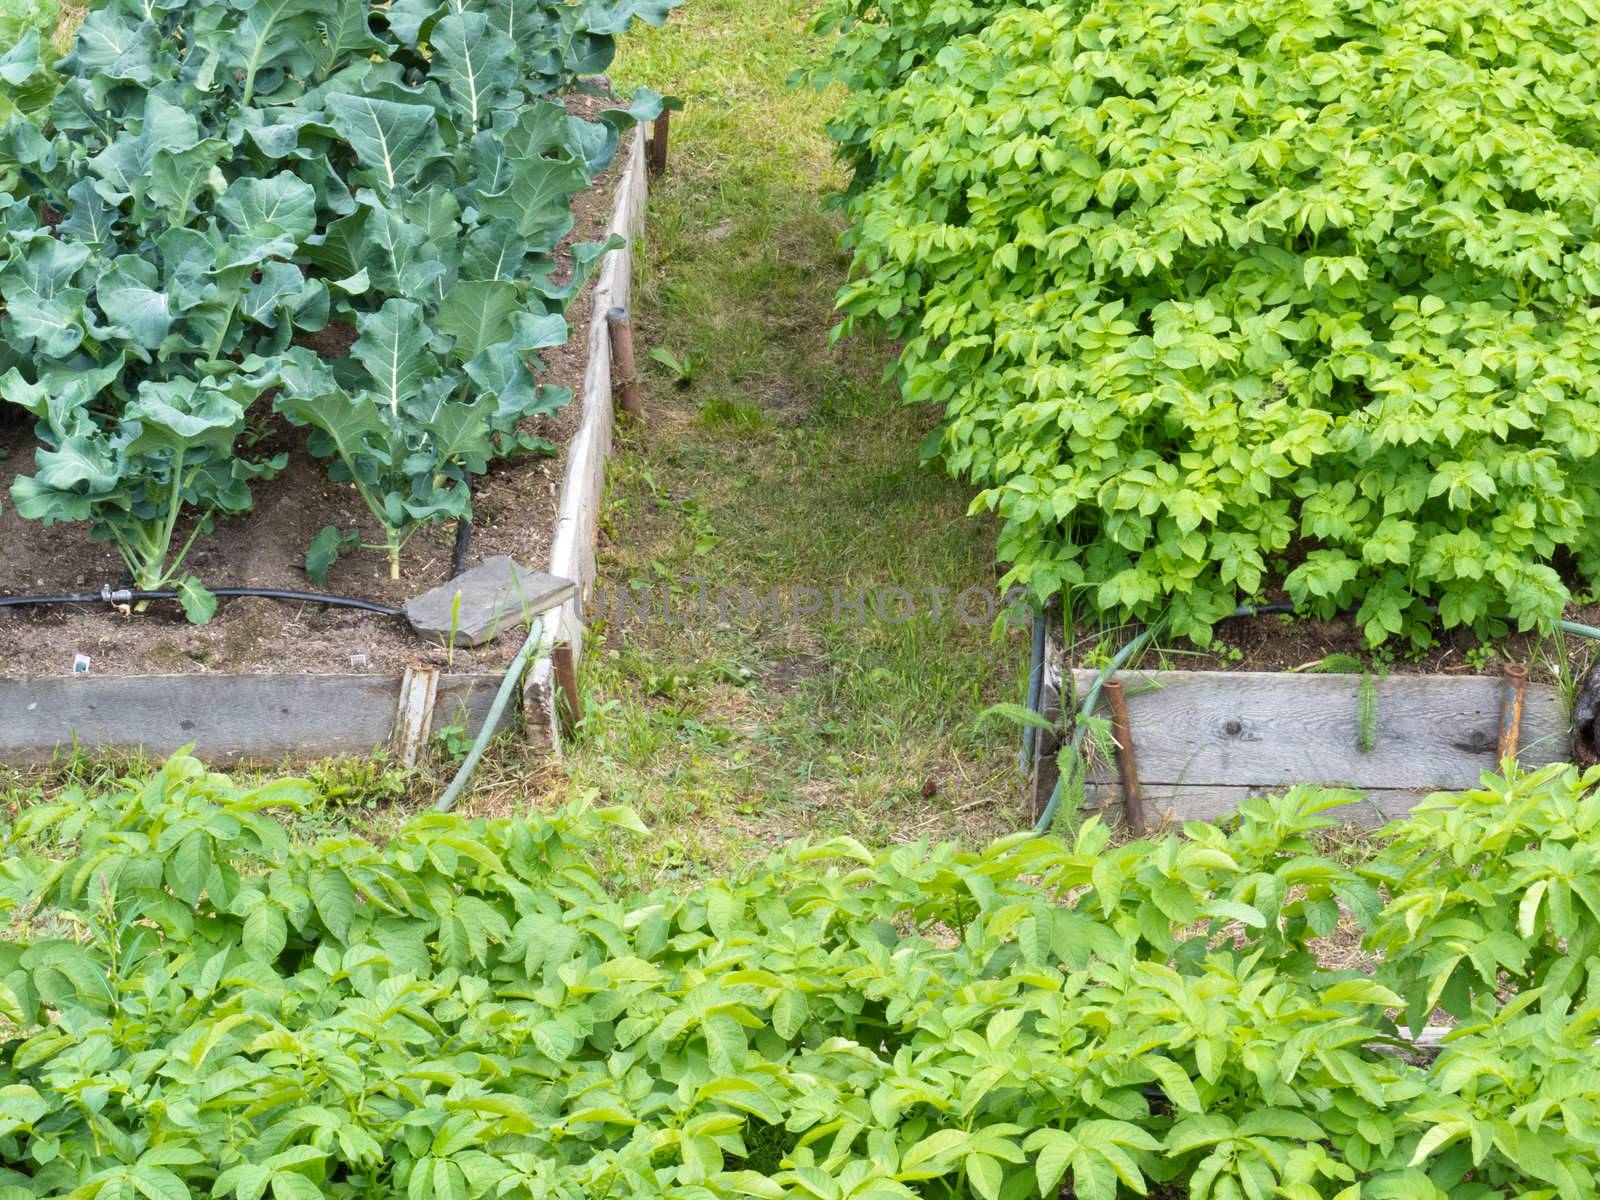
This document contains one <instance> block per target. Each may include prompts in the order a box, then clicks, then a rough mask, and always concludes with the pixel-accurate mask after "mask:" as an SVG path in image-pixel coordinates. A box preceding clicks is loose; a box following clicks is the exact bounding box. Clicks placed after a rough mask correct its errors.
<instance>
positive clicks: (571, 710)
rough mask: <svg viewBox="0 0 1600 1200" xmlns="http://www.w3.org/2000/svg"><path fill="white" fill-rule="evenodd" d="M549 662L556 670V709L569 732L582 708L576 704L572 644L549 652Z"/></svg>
mask: <svg viewBox="0 0 1600 1200" xmlns="http://www.w3.org/2000/svg"><path fill="white" fill-rule="evenodd" d="M550 660H551V662H552V663H554V665H555V668H556V698H557V700H559V701H560V703H559V705H558V708H559V709H560V710H561V715H562V718H563V719H564V720H565V722H566V726H567V728H568V729H569V730H570V729H572V728H573V727H574V726H575V725H577V723H578V718H579V717H580V716H581V715H582V714H583V708H582V707H581V706H580V704H579V702H578V665H577V662H576V660H575V659H574V658H573V655H572V643H571V642H562V643H561V644H560V645H559V646H556V647H554V648H553V649H552V650H551V651H550Z"/></svg>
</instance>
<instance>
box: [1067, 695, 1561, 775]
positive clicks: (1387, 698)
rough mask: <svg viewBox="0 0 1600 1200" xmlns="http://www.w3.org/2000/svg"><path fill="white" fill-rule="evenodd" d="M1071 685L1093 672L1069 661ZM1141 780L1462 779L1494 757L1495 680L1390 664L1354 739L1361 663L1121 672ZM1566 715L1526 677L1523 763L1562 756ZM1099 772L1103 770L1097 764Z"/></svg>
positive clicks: (1487, 765) (1497, 714) (1491, 762)
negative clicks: (1337, 671)
mask: <svg viewBox="0 0 1600 1200" xmlns="http://www.w3.org/2000/svg"><path fill="white" fill-rule="evenodd" d="M1073 676H1074V684H1075V688H1076V690H1077V692H1078V693H1079V694H1081V693H1082V691H1083V690H1084V689H1085V688H1086V687H1087V686H1088V684H1089V682H1090V681H1091V680H1092V679H1093V678H1094V672H1092V671H1087V670H1079V671H1075V672H1074V673H1073ZM1122 678H1123V680H1124V683H1125V685H1126V687H1127V691H1128V708H1129V711H1130V714H1131V717H1132V721H1133V737H1134V742H1135V745H1137V747H1138V754H1139V774H1140V779H1141V781H1143V782H1145V783H1147V784H1149V785H1151V786H1158V785H1178V786H1181V787H1182V788H1183V789H1185V790H1187V789H1191V788H1198V787H1205V786H1209V785H1229V786H1235V787H1240V786H1243V787H1281V786H1285V785H1289V784H1294V783H1330V784H1343V785H1349V786H1354V787H1362V788H1368V789H1381V790H1395V791H1410V790H1413V789H1422V790H1425V791H1432V790H1437V789H1448V788H1463V787H1469V786H1471V785H1473V784H1475V783H1476V782H1477V779H1478V775H1479V773H1480V772H1481V771H1484V770H1486V769H1490V768H1492V767H1494V765H1495V743H1496V739H1497V734H1498V726H1499V719H1500V698H1501V687H1502V685H1501V681H1500V680H1499V679H1497V678H1493V677H1488V676H1465V677H1462V676H1442V675H1391V676H1390V677H1388V678H1387V679H1383V680H1378V681H1376V688H1377V696H1378V708H1377V722H1376V729H1375V736H1374V744H1373V746H1372V748H1371V750H1370V752H1364V751H1363V750H1362V748H1361V746H1360V740H1359V728H1358V711H1359V697H1360V689H1361V677H1360V676H1358V675H1295V674H1273V673H1265V672H1243V671H1241V672H1212V671H1161V672H1143V671H1133V672H1124V673H1123V674H1122ZM1567 736H1568V731H1567V716H1566V712H1565V707H1564V704H1563V701H1562V698H1561V696H1560V694H1559V693H1558V692H1557V690H1556V689H1555V688H1553V687H1548V686H1542V685H1530V686H1529V688H1528V693H1527V703H1526V707H1525V709H1524V713H1523V719H1522V738H1521V745H1522V751H1521V754H1520V755H1519V757H1520V759H1521V761H1522V762H1523V763H1524V764H1525V765H1530V766H1532V765H1540V764H1543V763H1547V762H1554V761H1557V760H1559V759H1562V758H1564V757H1566V753H1567ZM1097 778H1098V779H1099V780H1101V781H1109V775H1108V773H1107V772H1105V771H1104V770H1103V769H1102V770H1101V771H1100V773H1099V775H1098V776H1097Z"/></svg>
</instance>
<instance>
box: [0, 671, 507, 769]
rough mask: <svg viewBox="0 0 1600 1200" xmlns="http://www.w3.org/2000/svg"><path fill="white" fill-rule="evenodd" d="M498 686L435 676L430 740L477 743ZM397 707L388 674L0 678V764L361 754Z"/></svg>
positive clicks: (381, 738)
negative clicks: (78, 752) (449, 737)
mask: <svg viewBox="0 0 1600 1200" xmlns="http://www.w3.org/2000/svg"><path fill="white" fill-rule="evenodd" d="M500 680H501V676H499V675H489V674H472V675H446V676H444V677H443V678H441V679H440V680H439V692H438V698H437V700H436V702H435V705H434V719H433V729H434V731H437V730H440V729H444V728H448V727H450V726H452V725H462V724H464V725H465V726H466V728H467V730H468V732H469V733H476V732H477V731H478V730H479V729H481V728H482V726H483V721H484V718H485V717H487V716H488V713H489V708H490V706H491V705H492V704H493V702H494V694H495V691H496V690H497V689H498V688H499V686H500ZM399 697H400V677H399V676H398V675H391V676H385V675H99V676H96V675H88V676H73V675H63V676H59V677H55V676H48V677H41V678H32V679H0V761H5V762H14V763H29V762H47V761H49V759H50V757H51V756H52V754H53V753H54V752H56V751H57V750H58V749H71V748H72V746H73V745H74V743H76V744H77V745H78V746H81V747H83V748H85V749H142V750H144V751H145V752H146V753H148V754H152V755H162V754H170V753H171V752H172V751H174V750H177V749H180V748H181V747H183V746H185V745H188V744H190V743H191V742H192V743H194V745H195V750H196V753H198V754H199V755H200V756H201V757H203V758H205V759H206V760H207V761H209V762H220V761H227V760H237V759H243V758H297V759H311V758H321V757H324V756H326V755H331V754H370V753H371V752H372V750H373V748H374V747H378V746H383V745H385V744H386V743H388V741H389V739H390V737H391V735H392V734H393V733H394V728H395V715H396V710H397V707H398V704H399ZM503 723H504V718H503V717H502V724H503Z"/></svg>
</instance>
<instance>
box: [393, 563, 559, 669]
mask: <svg viewBox="0 0 1600 1200" xmlns="http://www.w3.org/2000/svg"><path fill="white" fill-rule="evenodd" d="M577 591H578V585H577V584H575V583H573V582H572V580H570V579H562V578H560V577H559V576H556V575H546V574H545V573H544V572H543V571H530V570H528V568H527V567H523V566H519V565H518V564H517V563H515V562H513V561H512V560H511V559H509V558H507V557H506V556H505V555H504V554H500V555H496V556H495V557H494V558H489V559H485V560H484V561H483V562H481V563H479V564H478V565H477V566H475V567H473V568H472V570H470V571H463V572H462V573H461V574H460V575H457V576H456V577H455V578H454V579H452V580H450V582H448V583H442V584H440V585H439V586H438V587H436V588H434V589H433V590H432V591H427V592H423V593H422V595H420V596H415V597H413V598H412V599H410V600H407V601H406V604H405V614H406V620H408V621H410V622H411V628H413V629H415V630H416V631H417V632H418V633H420V634H422V636H423V637H426V638H430V639H437V640H439V641H441V642H452V643H453V644H455V645H457V646H481V645H483V644H484V643H485V642H488V641H492V640H493V639H494V638H496V637H497V636H499V635H500V634H502V633H505V632H506V631H507V630H510V629H525V628H526V627H527V625H528V622H529V621H530V620H532V619H533V618H534V617H536V616H538V615H539V614H540V613H543V612H547V611H549V610H550V609H552V608H554V607H556V606H557V605H558V604H562V603H564V602H565V601H567V600H569V599H571V598H572V597H573V596H574V595H576V594H577ZM457 596H459V597H460V598H461V599H460V603H459V605H458V604H457V601H456V597H457Z"/></svg>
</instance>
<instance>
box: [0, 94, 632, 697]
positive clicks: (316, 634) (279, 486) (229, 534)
mask: <svg viewBox="0 0 1600 1200" xmlns="http://www.w3.org/2000/svg"><path fill="white" fill-rule="evenodd" d="M611 103H613V102H610V101H606V100H601V99H599V98H598V97H573V98H572V99H571V100H570V101H569V108H570V109H571V110H572V111H575V112H582V113H583V114H584V115H592V113H593V112H595V111H598V110H599V109H601V108H604V107H609V106H610V105H611ZM629 137H631V134H626V135H624V146H626V144H627V139H628V138H629ZM625 158H626V155H625V152H624V151H623V150H619V151H618V154H617V158H616V160H615V161H614V162H613V163H612V165H611V167H610V169H609V170H608V171H607V172H606V173H605V174H604V175H602V176H601V178H600V179H599V180H597V181H596V183H595V186H594V187H592V188H591V189H589V190H588V191H586V192H584V193H582V194H581V195H579V196H576V197H574V199H573V213H574V218H575V222H574V226H573V229H572V232H571V233H570V234H569V235H568V236H567V238H566V239H564V240H563V242H562V244H561V246H560V247H558V252H557V256H558V261H561V262H565V263H566V264H567V266H568V269H570V257H569V256H568V252H569V250H570V247H571V246H572V245H573V244H574V243H576V242H594V241H599V240H601V239H603V238H604V237H605V235H606V231H607V229H608V228H609V226H610V222H611V214H612V200H613V193H614V191H615V185H616V181H617V178H618V176H619V175H620V174H621V169H622V166H623V165H624V162H625ZM592 291H593V281H592V280H591V282H590V286H589V287H588V288H585V289H584V290H583V291H582V292H581V293H580V294H579V295H578V297H577V298H576V299H575V300H574V301H573V303H572V306H571V308H570V309H569V311H568V313H567V319H568V322H569V323H570V325H571V326H572V330H573V333H572V337H571V338H570V339H568V341H567V343H566V344H565V345H564V346H561V347H558V348H555V349H553V350H549V351H546V352H544V354H542V355H541V358H542V359H543V361H544V364H545V367H546V368H547V369H546V371H545V372H544V374H543V375H542V376H541V381H542V382H544V383H547V384H552V385H555V386H560V387H567V388H571V389H572V391H573V402H572V403H571V404H569V405H567V406H565V407H564V408H563V409H561V410H560V411H559V412H558V413H556V414H554V415H553V416H551V417H545V418H536V419H534V420H533V421H531V422H529V424H528V425H527V426H526V427H525V428H526V430H527V431H528V432H530V433H534V434H537V435H539V436H541V437H544V438H546V439H548V440H549V441H550V442H552V443H553V444H554V445H555V447H556V457H533V456H527V457H523V458H520V459H515V460H510V461H504V462H499V463H495V464H494V465H492V466H491V468H490V470H489V471H488V473H487V474H485V475H482V476H479V477H477V478H476V479H475V480H474V481H473V508H474V513H475V519H474V524H473V529H472V544H471V554H470V557H469V558H468V565H469V566H470V565H471V564H473V563H476V562H481V561H482V560H483V559H485V558H489V557H491V556H493V555H497V554H506V555H510V556H511V557H512V558H514V559H516V560H517V561H518V562H520V563H523V564H524V565H526V566H530V567H533V568H535V569H543V568H544V567H545V566H546V564H547V562H548V557H549V551H550V541H551V537H552V534H553V527H554V524H555V518H556V511H557V505H558V497H559V492H560V487H561V478H562V472H563V469H564V468H563V461H562V457H561V456H562V455H563V453H564V451H565V449H566V447H567V445H568V444H569V443H570V441H571V439H572V437H573V436H574V435H575V434H576V432H577V429H578V424H579V421H580V419H581V398H582V392H583V377H584V371H585V369H586V367H587V346H588V329H589V320H590V315H591V313H590V309H591V301H592ZM350 335H351V331H349V330H348V329H340V328H337V327H330V328H329V329H328V330H327V331H324V333H323V334H321V335H317V336H315V337H314V338H313V341H314V343H315V345H314V348H316V349H317V350H318V352H319V353H327V354H337V353H339V352H341V351H343V350H348V343H349V340H350ZM265 407H266V406H258V411H257V412H256V413H254V414H253V415H252V418H251V419H252V420H253V421H254V420H260V421H261V422H262V423H261V425H260V426H258V427H252V428H251V429H250V430H247V433H246V435H245V437H244V438H243V439H241V443H240V444H241V445H242V446H246V447H247V448H248V450H249V452H250V453H251V455H252V457H270V456H271V455H273V454H275V453H277V452H278V451H280V450H282V451H285V452H287V453H288V456H289V462H288V466H287V467H286V468H285V469H284V471H283V472H282V473H281V474H280V475H278V476H277V477H276V478H274V479H271V480H267V481H264V482H257V483H256V484H255V485H254V487H253V488H252V491H253V493H254V497H255V504H254V508H253V510H252V511H251V512H249V513H246V514H244V515H242V516H240V517H238V518H234V519H230V520H219V521H217V523H216V528H215V529H214V530H213V531H212V532H211V533H210V534H207V535H202V536H201V537H200V538H199V539H198V540H197V541H196V542H195V545H194V548H193V550H192V551H191V552H190V555H189V558H188V559H187V560H186V565H187V566H189V567H190V568H191V569H192V570H193V571H194V573H195V574H197V575H198V576H199V577H200V578H201V579H202V580H204V581H205V582H206V583H207V584H209V585H211V586H213V587H272V588H286V589H294V590H310V591H321V592H328V593H332V594H336V595H346V596H355V597H359V598H361V599H363V600H373V601H378V602H380V603H384V604H390V605H395V606H398V605H400V604H402V603H404V602H405V601H406V600H408V599H409V598H411V597H412V596H415V595H418V594H419V593H421V592H424V591H426V590H428V589H429V588H432V587H436V586H437V585H439V584H441V583H444V582H445V581H446V580H447V579H448V578H449V576H450V568H451V558H452V551H453V547H454V544H455V526H454V524H450V525H445V526H439V527H437V528H433V529H428V530H424V531H422V532H420V533H418V534H417V535H416V536H415V537H414V538H413V539H412V540H411V543H410V544H409V545H408V546H407V548H406V552H405V554H404V556H403V558H402V560H401V578H400V579H399V580H397V581H396V580H391V579H390V578H389V573H388V561H387V558H386V557H385V555H384V554H383V553H382V552H381V551H370V550H356V551H350V552H347V553H346V554H344V555H343V556H341V558H340V559H339V561H338V563H336V564H335V565H334V567H333V568H332V569H331V570H330V571H329V572H328V578H327V583H326V585H325V586H322V587H318V586H317V585H314V584H312V583H311V581H310V580H309V579H308V578H307V576H306V573H305V551H306V547H307V546H308V545H309V544H310V542H311V539H312V538H313V537H314V536H315V535H316V533H317V531H318V530H320V529H321V528H322V527H323V526H324V525H337V526H339V527H340V528H345V529H350V528H354V529H357V530H359V531H360V534H361V537H362V540H363V541H365V542H369V543H371V542H378V543H381V542H382V540H383V539H382V536H381V533H380V531H379V529H378V527H377V524H376V522H374V521H373V519H372V517H371V516H370V514H368V512H367V511H366V508H365V506H364V505H363V504H362V503H361V501H360V499H359V497H357V495H356V493H355V490H354V489H353V488H352V487H351V486H350V485H348V484H338V483H334V482H332V481H331V480H330V479H329V478H328V475H327V464H326V463H325V462H322V461H319V460H317V459H314V458H312V457H311V456H310V455H309V454H308V453H307V451H306V446H305V440H306V432H305V431H304V430H298V429H295V428H293V427H291V426H289V425H288V424H287V423H285V422H283V421H282V420H281V419H279V418H277V417H276V416H275V415H273V414H270V413H268V412H265V411H262V410H264V409H265ZM8 410H10V411H8ZM19 418H20V419H19ZM31 429H32V422H31V419H30V418H29V417H28V416H27V414H25V413H21V412H20V410H12V409H11V406H9V405H0V498H3V505H4V507H3V510H0V561H3V562H4V564H5V567H4V573H3V574H0V594H58V593H73V594H76V593H80V592H98V591H99V590H100V588H101V586H102V585H104V584H110V585H112V586H113V587H115V586H118V585H119V584H120V583H121V581H122V579H123V577H124V569H123V566H122V563H121V561H120V560H119V559H118V558H117V555H116V553H115V551H114V550H113V549H112V548H111V547H110V546H108V545H106V544H104V543H98V542H94V541H92V540H90V537H89V530H88V527H87V525H85V524H81V523H68V524H59V525H54V526H51V527H49V528H46V527H45V526H44V525H42V524H41V523H40V522H37V521H25V520H22V519H21V518H19V517H18V516H17V514H16V512H15V509H14V507H13V506H12V505H11V503H10V501H9V493H10V489H11V483H12V481H13V480H14V479H15V478H16V477H17V476H18V475H22V474H27V473H28V472H29V471H30V470H31V469H32V466H33V451H34V449H35V446H36V443H35V441H34V439H33V435H32V432H31ZM252 438H254V441H253V443H252ZM183 536H185V534H183V533H180V536H179V539H177V543H178V544H181V540H182V537H183ZM515 640H516V639H514V638H509V637H507V638H501V639H499V640H498V641H495V642H491V643H490V644H489V645H486V646H481V647H478V648H476V649H469V648H465V647H458V648H456V649H455V651H454V653H453V654H452V653H450V652H448V651H447V650H445V649H444V648H442V647H438V646H433V645H430V644H429V643H427V642H425V641H424V640H423V639H421V638H419V637H418V636H417V635H416V634H414V633H413V632H412V631H411V628H410V627H409V626H408V625H407V624H406V623H405V622H404V621H403V620H401V619H398V618H391V617H384V616H381V615H378V614H371V613H363V612H360V611H356V610H352V609H336V608H326V607H324V606H321V605H316V604H297V603H285V602H282V601H276V600H265V599H253V598H240V599H225V600H223V601H222V602H221V604H220V606H219V608H218V610H217V615H216V616H215V617H214V618H213V619H212V620H211V622H210V623H209V624H206V625H191V624H189V623H188V622H187V621H186V620H185V619H184V616H183V613H182V610H181V609H180V608H179V607H178V606H177V605H176V604H173V603H162V602H157V603H155V604H152V605H151V606H150V607H149V608H148V610H147V611H145V612H143V613H127V614H124V613H118V612H116V611H113V610H111V609H109V608H108V607H106V606H103V605H98V604H96V605H53V606H50V607H9V608H0V674H3V675H13V676H16V675H22V676H35V675H60V674H68V673H71V671H72V665H73V659H74V656H75V655H76V654H80V653H81V654H87V655H89V656H90V658H91V660H92V664H93V665H92V668H91V669H92V671H93V672H94V673H95V674H109V675H136V674H189V673H203V672H228V673H254V672H284V673H302V674H338V673H344V672H349V671H351V670H354V669H365V670H370V671H373V672H384V673H393V672H396V671H399V670H400V669H402V668H403V667H405V666H406V665H408V664H411V663H424V664H433V665H438V666H449V667H450V669H452V670H455V671H492V670H495V669H498V668H501V667H504V666H505V665H506V663H507V662H509V661H510V659H511V657H512V655H513V654H514V653H515V652H516V649H517V646H516V645H515V644H513V643H514V642H515ZM353 656H365V658H364V663H362V662H361V660H360V659H359V658H356V660H355V661H353Z"/></svg>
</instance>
